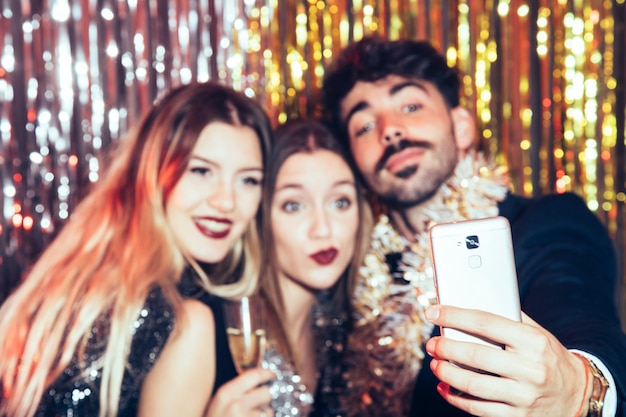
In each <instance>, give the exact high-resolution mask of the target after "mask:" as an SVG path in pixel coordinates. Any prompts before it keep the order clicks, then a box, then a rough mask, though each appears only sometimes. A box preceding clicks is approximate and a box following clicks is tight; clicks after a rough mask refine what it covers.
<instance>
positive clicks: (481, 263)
mask: <svg viewBox="0 0 626 417" xmlns="http://www.w3.org/2000/svg"><path fill="white" fill-rule="evenodd" d="M429 241H430V248H431V256H432V261H433V268H434V277H435V286H436V290H437V300H438V302H439V304H442V305H453V306H457V307H463V308H468V309H476V310H484V311H488V312H491V313H495V314H499V315H501V316H504V317H507V318H509V319H511V320H515V321H521V309H520V300H519V290H518V285H517V273H516V271H515V258H514V254H513V242H512V240H511V227H510V224H509V221H508V220H507V219H506V218H505V217H502V216H496V217H488V218H484V219H476V220H465V221H459V222H455V223H440V224H437V225H434V226H432V227H431V228H430V230H429ZM441 334H442V335H443V336H446V337H449V338H453V339H456V340H461V341H468V342H475V343H481V344H485V345H488V346H493V347H499V348H501V349H502V348H504V347H503V346H501V345H500V344H498V343H495V342H493V341H491V340H487V339H484V338H481V337H479V336H476V335H472V334H468V333H465V332H462V331H459V330H456V329H452V328H445V327H442V328H441Z"/></svg>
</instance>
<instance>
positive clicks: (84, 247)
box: [0, 83, 271, 417]
mask: <svg viewBox="0 0 626 417" xmlns="http://www.w3.org/2000/svg"><path fill="white" fill-rule="evenodd" d="M216 121H219V122H223V123H227V124H230V125H236V126H241V125H243V126H249V127H250V128H252V129H253V130H254V131H255V132H256V133H257V135H258V137H259V142H260V144H261V149H262V152H263V159H264V164H265V163H266V161H267V155H268V152H269V147H270V137H271V130H270V124H269V121H268V119H267V116H266V115H265V113H264V112H263V109H262V108H261V107H260V106H259V105H258V104H257V103H256V102H255V101H254V100H252V99H249V98H247V97H246V96H244V95H243V94H241V93H238V92H235V91H234V90H233V89H231V88H230V87H227V86H224V85H221V84H218V83H202V84H192V85H185V86H182V87H178V88H176V89H174V90H172V91H171V92H170V93H169V94H167V95H166V96H165V97H163V99H162V100H160V101H159V102H158V104H156V105H154V106H153V107H152V108H151V109H150V111H149V112H148V113H147V114H146V115H145V116H144V117H143V118H142V120H141V121H140V123H139V124H138V126H137V127H136V128H135V129H134V130H132V131H131V132H129V134H128V135H127V137H126V140H124V141H122V143H121V147H120V148H119V149H118V151H117V152H116V153H115V154H114V157H113V159H112V164H111V166H110V169H109V170H108V172H107V175H106V176H105V177H103V179H102V180H101V181H100V182H99V183H98V184H97V185H96V186H95V188H94V189H93V190H92V192H91V193H90V194H89V195H88V196H87V197H86V198H85V199H84V200H83V201H82V202H81V203H80V205H79V206H78V208H77V210H76V211H75V212H74V214H73V216H72V219H71V220H70V221H69V222H68V223H67V224H66V225H65V227H64V228H63V230H62V231H61V233H60V234H59V236H58V237H57V238H56V239H55V240H54V241H53V242H52V244H51V245H50V246H49V247H48V248H47V250H46V251H45V252H44V253H43V254H42V256H41V258H40V260H39V261H38V262H37V263H36V264H35V265H34V267H33V269H32V271H31V272H30V273H29V274H28V276H27V277H26V279H25V280H24V282H23V283H22V284H21V285H20V287H19V288H18V289H17V290H16V291H15V292H14V294H12V295H11V296H10V297H9V298H8V299H7V301H6V302H5V303H4V304H3V305H2V306H1V308H0V358H2V359H1V360H0V382H1V385H0V391H2V392H1V393H2V397H3V398H2V401H1V402H0V415H2V416H4V415H9V416H12V417H14V416H32V415H33V414H34V412H35V410H36V408H37V404H38V403H39V401H40V400H41V398H42V395H43V393H44V390H45V388H46V387H47V386H48V385H50V384H51V383H52V382H54V381H55V380H56V378H57V377H58V376H59V375H60V374H61V373H62V372H63V370H64V369H65V368H66V367H67V366H68V364H69V363H70V361H71V359H72V357H73V356H74V355H77V354H78V355H80V352H83V351H84V348H85V344H86V340H87V335H88V334H89V332H90V329H91V326H92V325H93V323H94V321H95V320H96V319H97V318H98V317H99V316H101V315H103V314H109V315H110V323H111V327H110V329H108V332H109V336H108V343H107V347H106V351H105V352H104V354H103V357H102V359H101V363H100V365H101V369H102V384H101V391H100V403H101V405H100V415H101V416H112V415H115V414H116V413H117V407H118V403H119V398H120V390H121V385H122V377H123V373H124V366H125V362H126V357H127V352H128V348H129V346H130V342H131V339H132V335H131V332H130V331H129V329H130V328H131V324H132V322H133V321H134V320H135V319H136V317H137V316H138V313H139V311H140V309H141V308H142V306H143V303H144V301H145V298H146V296H147V294H148V292H149V291H150V290H151V289H152V288H154V287H157V286H160V287H161V288H162V289H163V293H164V294H165V296H166V297H167V299H168V300H169V301H170V302H171V303H172V305H173V306H174V307H175V308H177V309H178V307H179V306H180V302H181V300H180V295H179V294H178V292H177V291H176V288H175V286H176V283H177V281H178V280H179V279H180V276H181V274H182V271H183V269H184V268H185V266H186V265H187V264H189V263H191V264H192V265H195V261H194V260H193V259H191V258H190V257H189V256H188V255H187V254H186V253H184V252H183V251H182V250H181V248H180V247H179V246H178V245H177V244H176V243H175V240H174V238H173V235H172V231H171V230H170V227H169V225H168V222H167V220H166V217H165V209H164V207H165V201H166V200H167V198H168V196H169V193H170V192H171V190H172V189H173V188H174V186H175V185H176V183H177V182H178V180H179V179H180V177H181V175H182V173H183V172H184V170H185V168H186V167H187V164H188V162H189V159H190V154H191V151H192V149H193V148H194V146H195V143H196V141H197V139H198V136H199V134H200V132H201V131H202V129H203V128H204V127H205V126H206V125H207V124H210V123H213V122H216ZM224 140H228V138H224ZM257 221H259V220H258V219H257ZM256 226H257V225H256V224H252V225H250V229H249V231H248V232H246V234H244V236H243V237H242V244H241V245H238V246H240V248H241V250H240V251H239V254H233V255H231V256H229V257H228V259H227V260H226V261H224V265H222V266H221V267H220V268H219V269H220V270H221V271H222V272H223V273H224V274H226V273H228V272H229V271H233V270H234V269H235V268H236V267H237V265H238V264H239V263H240V262H242V260H243V259H244V258H245V261H246V262H245V268H243V270H244V272H243V274H242V277H241V279H240V280H239V281H237V282H235V283H231V284H227V285H223V286H222V285H219V284H220V283H222V282H221V281H220V280H222V281H223V279H221V278H218V279H217V281H218V282H217V283H216V282H211V281H210V280H209V279H208V277H207V276H206V275H204V274H202V271H200V270H199V271H198V273H199V274H200V276H201V278H202V281H203V285H204V286H205V287H206V288H207V290H208V291H212V292H214V293H217V294H220V295H224V296H229V295H231V296H233V295H234V296H236V295H241V294H247V293H249V292H251V291H252V290H253V289H254V287H255V285H256V283H257V277H258V269H259V264H260V262H259V254H258V253H259V249H258V241H257V239H256V236H255V235H256ZM196 266H197V265H196Z"/></svg>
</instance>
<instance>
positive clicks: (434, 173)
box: [376, 139, 456, 209]
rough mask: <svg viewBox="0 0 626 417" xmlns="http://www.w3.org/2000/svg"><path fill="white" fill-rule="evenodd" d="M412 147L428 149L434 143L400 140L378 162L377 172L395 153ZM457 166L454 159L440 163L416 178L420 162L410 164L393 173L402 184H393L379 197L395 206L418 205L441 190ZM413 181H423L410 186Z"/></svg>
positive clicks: (404, 207) (408, 206)
mask: <svg viewBox="0 0 626 417" xmlns="http://www.w3.org/2000/svg"><path fill="white" fill-rule="evenodd" d="M410 147H415V148H422V149H426V150H428V149H432V144H431V143H429V142H423V141H415V140H408V139H402V140H400V141H398V143H397V144H392V145H389V146H388V147H387V149H385V151H384V153H383V155H382V156H381V158H380V160H379V161H378V163H377V164H376V172H377V173H380V171H382V170H383V169H384V167H385V165H386V163H387V161H388V160H389V158H391V157H392V156H393V155H394V154H396V153H398V152H401V151H402V150H404V149H407V148H410ZM455 161H456V156H455ZM455 167H456V163H455V162H454V161H453V162H451V163H450V164H449V165H448V164H446V165H438V166H436V167H434V168H435V169H434V170H433V169H431V170H430V172H429V173H428V174H429V175H428V176H423V177H424V178H421V179H420V180H416V179H415V178H414V177H415V176H416V175H417V174H418V172H419V170H420V164H415V165H409V166H407V167H405V168H403V169H401V170H400V171H397V172H395V173H394V174H393V175H394V176H395V177H396V178H398V179H400V180H401V185H399V186H395V185H391V188H390V189H388V190H386V191H384V192H381V193H379V197H380V199H381V200H382V201H383V202H384V203H385V204H387V205H388V206H390V207H393V208H398V209H406V208H410V207H414V206H417V205H419V204H421V203H423V202H424V201H427V200H428V199H430V198H431V197H432V196H433V195H434V194H435V193H436V192H437V191H438V190H439V188H440V187H441V185H442V184H443V183H444V182H445V181H446V180H447V179H448V178H449V177H450V175H452V173H453V172H454V169H455ZM411 178H413V179H411ZM413 181H420V182H421V183H420V184H417V186H414V187H410V184H411V183H412V182H413Z"/></svg>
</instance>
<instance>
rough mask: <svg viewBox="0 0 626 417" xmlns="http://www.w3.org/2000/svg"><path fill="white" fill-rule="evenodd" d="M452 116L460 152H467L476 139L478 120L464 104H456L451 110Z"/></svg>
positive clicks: (457, 146)
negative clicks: (475, 119)
mask: <svg viewBox="0 0 626 417" xmlns="http://www.w3.org/2000/svg"><path fill="white" fill-rule="evenodd" d="M450 116H451V117H452V123H453V130H454V140H455V142H456V148H457V150H458V151H459V154H465V153H466V152H467V151H468V150H469V149H470V148H471V147H472V146H473V145H474V142H475V141H476V139H477V138H476V122H475V121H474V117H473V116H472V114H471V113H470V112H469V111H468V110H467V109H466V108H465V107H462V106H456V107H455V108H453V109H452V111H451V112H450Z"/></svg>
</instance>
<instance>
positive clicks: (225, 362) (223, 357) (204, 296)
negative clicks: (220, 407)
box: [178, 269, 237, 394]
mask: <svg viewBox="0 0 626 417" xmlns="http://www.w3.org/2000/svg"><path fill="white" fill-rule="evenodd" d="M178 291H179V292H180V293H181V295H182V296H183V297H184V298H195V299H197V300H200V301H201V302H203V303H204V304H206V305H207V306H208V307H209V308H210V309H211V311H212V312H213V317H214V319H215V345H216V346H215V356H216V357H215V381H214V383H213V394H215V392H217V390H218V389H219V388H220V387H221V386H222V385H224V384H225V383H226V382H228V381H230V380H231V379H233V378H235V377H236V376H237V370H236V369H235V363H234V362H233V357H232V355H231V354H230V348H229V347H228V336H227V334H226V323H225V321H224V320H225V319H224V310H223V307H222V304H223V299H222V298H220V297H217V296H215V295H212V294H209V293H207V292H206V290H205V289H203V288H202V287H201V286H200V285H199V283H198V282H197V281H196V279H195V278H194V273H193V272H192V271H191V270H189V269H188V270H187V271H186V272H185V273H184V274H183V277H182V278H181V280H180V282H179V283H178Z"/></svg>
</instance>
